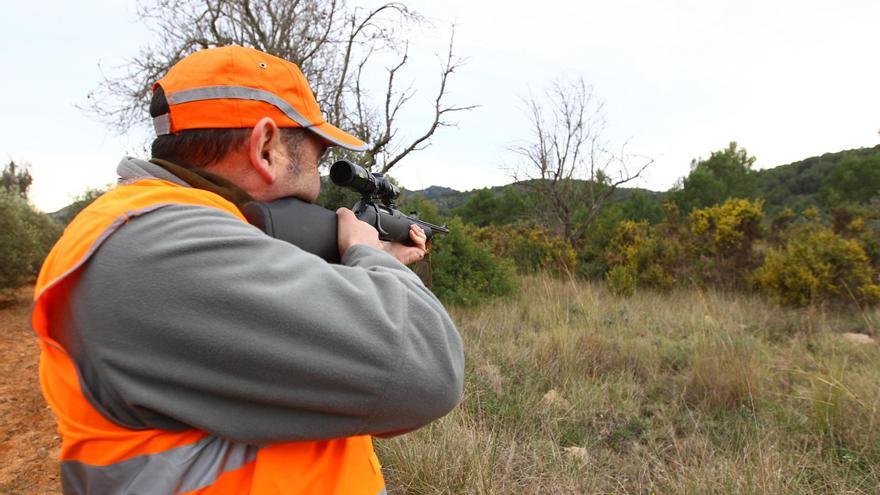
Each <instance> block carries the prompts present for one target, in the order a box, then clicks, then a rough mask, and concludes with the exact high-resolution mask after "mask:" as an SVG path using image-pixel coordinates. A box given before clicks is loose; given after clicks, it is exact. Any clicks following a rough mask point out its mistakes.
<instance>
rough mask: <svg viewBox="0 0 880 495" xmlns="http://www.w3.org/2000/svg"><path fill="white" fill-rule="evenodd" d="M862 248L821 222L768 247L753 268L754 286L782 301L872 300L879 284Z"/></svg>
mask: <svg viewBox="0 0 880 495" xmlns="http://www.w3.org/2000/svg"><path fill="white" fill-rule="evenodd" d="M876 279H877V274H876V273H875V272H874V270H873V269H872V267H871V264H870V262H869V259H868V256H867V254H865V250H864V249H863V248H862V246H861V245H860V244H859V242H858V241H856V240H854V239H845V238H844V237H842V236H840V235H838V234H836V233H834V231H832V230H831V229H828V228H825V227H817V226H813V227H811V228H807V229H804V230H802V231H801V232H799V233H797V234H795V235H793V236H792V237H790V238H789V240H788V242H787V243H786V244H785V246H783V247H782V248H780V249H775V248H773V249H770V250H769V251H768V252H767V255H766V257H765V259H764V264H763V266H761V267H760V268H759V269H758V270H756V272H755V281H756V283H757V284H758V286H759V287H760V288H761V289H762V290H763V291H764V292H765V293H766V294H767V295H768V296H769V297H770V298H772V299H773V300H775V301H777V302H779V303H781V304H787V305H793V306H806V305H808V304H826V303H832V304H847V303H858V304H874V303H876V302H877V301H880V285H877V283H876Z"/></svg>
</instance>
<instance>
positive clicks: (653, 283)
mask: <svg viewBox="0 0 880 495" xmlns="http://www.w3.org/2000/svg"><path fill="white" fill-rule="evenodd" d="M659 232H660V229H659V227H658V228H652V227H651V226H649V225H648V223H647V222H633V221H632V220H626V221H623V222H621V223H620V224H619V225H618V226H617V230H616V231H615V233H614V236H613V237H612V238H611V242H610V244H609V248H608V254H607V256H608V266H610V267H611V269H610V270H609V271H608V276H607V280H608V283H609V284H610V286H611V289H612V290H613V291H614V292H616V293H618V294H632V292H633V291H634V290H635V286H640V287H649V288H654V289H660V290H668V289H671V288H672V286H673V284H674V283H675V270H676V267H677V265H678V263H679V257H680V252H681V248H680V246H679V244H678V242H677V240H676V239H674V238H671V237H663V236H660V235H658V233H659Z"/></svg>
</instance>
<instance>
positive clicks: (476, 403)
mask: <svg viewBox="0 0 880 495" xmlns="http://www.w3.org/2000/svg"><path fill="white" fill-rule="evenodd" d="M453 314H454V317H455V320H456V321H457V322H459V328H460V330H461V332H462V335H463V337H464V340H465V343H466V355H467V378H466V384H465V398H464V401H463V404H462V406H461V407H460V408H458V409H457V410H456V411H454V412H453V413H452V414H450V415H449V416H447V417H446V418H444V419H443V420H441V421H439V422H437V423H435V424H434V425H432V426H430V427H428V428H425V429H423V430H421V431H419V432H416V433H414V434H410V435H405V436H402V437H398V438H396V439H393V440H386V441H381V440H377V444H378V447H379V451H380V457H381V458H382V460H383V463H384V466H385V472H386V477H387V478H388V481H389V486H390V487H391V488H392V490H391V491H392V493H634V494H653V493H657V494H666V493H682V494H684V493H688V494H691V493H725V494H727V493H834V494H842V493H866V494H867V493H871V494H874V493H878V492H880V425H878V423H880V413H878V407H880V348H878V346H877V345H876V344H874V343H871V342H869V343H858V342H851V341H849V340H847V339H845V338H843V337H842V334H843V333H845V332H862V333H873V330H874V329H875V328H877V327H878V324H880V313H878V312H876V311H872V312H859V311H853V312H849V313H846V314H840V313H838V314H830V313H826V312H823V311H821V310H818V309H808V310H785V309H780V308H779V307H776V306H771V305H769V304H768V303H766V302H763V301H761V300H759V299H757V298H751V297H747V296H743V295H736V294H726V293H719V292H712V291H704V292H701V291H693V290H691V291H681V292H673V293H671V294H667V295H661V294H655V293H639V294H636V296H635V297H633V298H631V299H621V298H618V297H615V296H613V295H611V294H610V293H609V292H607V290H605V288H604V287H603V286H601V285H591V284H586V283H580V282H578V283H569V282H563V281H558V280H553V279H549V278H542V277H537V278H529V279H526V280H525V281H524V283H523V290H522V293H521V294H520V295H518V296H517V297H515V298H512V299H507V300H502V301H497V302H495V303H492V304H489V305H486V306H483V307H479V308H476V309H468V310H455V309H454V310H453Z"/></svg>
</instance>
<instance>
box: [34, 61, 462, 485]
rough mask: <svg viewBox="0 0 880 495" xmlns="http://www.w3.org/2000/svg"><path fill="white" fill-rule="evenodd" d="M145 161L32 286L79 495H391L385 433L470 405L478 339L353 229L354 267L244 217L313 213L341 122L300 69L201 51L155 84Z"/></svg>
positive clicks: (69, 470) (84, 216)
mask: <svg viewBox="0 0 880 495" xmlns="http://www.w3.org/2000/svg"><path fill="white" fill-rule="evenodd" d="M153 90H154V96H153V101H152V104H151V109H150V110H151V114H152V115H153V117H154V123H155V126H156V130H157V134H158V137H157V138H156V140H155V141H154V143H153V159H152V160H151V161H150V162H146V161H142V160H137V159H132V158H126V159H123V160H122V162H121V163H120V164H119V167H118V173H119V175H120V185H119V186H118V187H117V188H116V189H114V190H113V191H111V192H109V193H107V194H106V195H104V196H102V197H101V198H99V199H98V200H97V201H95V202H94V203H93V204H92V205H91V206H90V207H89V208H87V209H86V210H84V211H83V212H82V213H81V214H80V215H79V216H78V217H77V218H76V219H75V220H74V221H73V222H72V223H71V224H70V226H69V227H68V228H67V230H66V231H65V234H64V235H63V236H62V238H61V239H60V240H59V242H58V243H57V244H56V246H55V248H53V250H52V252H51V253H50V255H49V257H48V258H47V259H46V262H45V263H44V266H43V269H42V271H41V273H40V277H39V279H38V281H37V287H36V295H35V304H34V314H33V325H34V329H35V330H36V332H37V334H38V336H39V337H40V346H41V349H42V353H41V366H40V374H41V384H42V387H43V392H44V395H45V397H46V399H47V401H48V402H49V404H50V406H51V407H52V409H53V411H54V412H55V414H56V417H57V419H58V427H59V431H60V433H61V436H62V450H61V461H62V462H61V471H62V485H63V489H64V491H65V493H195V492H198V493H260V494H262V493H346V494H347V493H353V494H358V493H363V494H370V495H374V494H377V493H384V491H385V489H384V481H383V479H382V474H381V471H380V466H379V462H378V459H377V458H376V455H375V453H374V452H373V447H372V441H371V435H382V436H388V435H395V434H400V433H404V432H407V431H411V430H414V429H416V428H419V427H421V426H423V425H425V424H427V423H428V422H430V421H432V420H433V419H436V418H438V417H440V416H443V415H444V414H446V413H447V412H448V411H449V410H451V409H452V408H453V407H455V405H457V404H458V402H459V400H460V398H461V389H462V376H463V356H462V348H461V339H460V337H459V335H458V333H457V331H456V329H455V327H454V325H453V323H452V322H451V321H450V319H449V316H448V315H447V314H446V311H445V310H444V309H443V307H442V306H441V305H440V303H439V302H438V301H437V299H436V298H435V297H434V296H433V294H432V293H431V292H430V291H429V290H427V289H426V288H425V287H424V285H422V283H421V281H420V280H419V279H418V277H417V276H416V275H415V274H413V273H412V272H411V271H409V270H408V269H407V268H406V267H405V266H404V263H409V262H412V261H415V260H417V259H420V258H421V257H422V256H423V255H424V253H425V249H426V245H425V237H424V232H422V231H421V230H420V229H418V227H414V228H412V230H411V233H410V234H411V238H412V240H413V242H414V244H415V246H414V247H406V246H403V245H400V244H395V245H385V244H383V243H381V242H380V241H379V239H378V234H377V232H376V230H375V229H373V228H372V227H371V226H369V225H368V224H366V223H363V222H360V221H358V220H357V219H356V218H355V217H354V215H353V214H352V212H351V211H349V210H347V209H340V210H339V211H338V212H337V215H338V220H339V222H338V224H339V230H338V234H339V236H338V237H339V251H340V255H341V256H342V264H340V265H330V264H327V263H325V262H324V261H323V260H321V259H319V258H318V257H316V256H313V255H311V254H308V253H306V252H304V251H302V250H300V249H298V248H296V247H295V246H292V245H290V244H287V243H285V242H282V241H278V240H276V239H272V238H270V237H268V236H266V235H264V234H263V233H262V232H260V231H259V230H258V229H256V228H255V227H253V226H251V225H248V224H247V223H246V222H245V221H244V218H243V217H242V215H241V213H240V212H239V210H238V208H237V207H236V205H237V204H240V203H241V202H243V201H247V200H249V199H252V198H253V199H257V200H261V201H271V200H274V199H278V198H281V197H286V196H297V197H299V198H302V199H304V200H307V201H314V199H315V198H316V197H317V195H318V192H319V188H320V182H319V174H318V169H317V166H318V160H319V159H320V157H321V155H322V154H323V153H324V151H325V150H326V148H327V147H328V146H333V145H335V146H342V147H345V148H348V149H351V150H363V149H365V147H366V145H365V144H364V143H363V142H361V141H360V140H358V139H357V138H355V137H353V136H350V135H348V134H346V133H344V132H343V131H341V130H339V129H337V128H335V127H333V126H331V125H330V124H328V123H326V122H324V120H323V117H322V116H321V112H320V110H319V108H318V104H317V103H316V101H315V99H314V96H313V95H312V92H311V90H310V89H309V87H308V84H307V82H306V80H305V78H304V77H303V75H302V73H301V72H300V71H299V69H298V68H297V67H296V66H295V65H294V64H292V63H289V62H287V61H284V60H281V59H278V58H276V57H272V56H269V55H267V54H264V53H261V52H258V51H256V50H251V49H247V48H242V47H234V46H233V47H224V48H216V49H210V50H204V51H201V52H197V53H195V54H193V55H190V56H189V57H187V58H185V59H184V60H182V61H181V62H179V63H178V64H176V65H175V66H174V67H172V68H171V70H170V71H169V72H168V74H167V75H166V76H165V77H164V78H163V79H161V80H160V81H158V82H157V83H156V85H154V88H153Z"/></svg>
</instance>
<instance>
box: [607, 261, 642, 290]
mask: <svg viewBox="0 0 880 495" xmlns="http://www.w3.org/2000/svg"><path fill="white" fill-rule="evenodd" d="M607 281H608V287H609V288H610V289H611V292H613V293H614V294H616V295H618V296H631V295H633V294H634V293H635V291H636V274H635V273H633V270H632V268H630V267H628V266H626V265H617V266H615V267H614V268H612V269H610V270H608V275H607Z"/></svg>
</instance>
